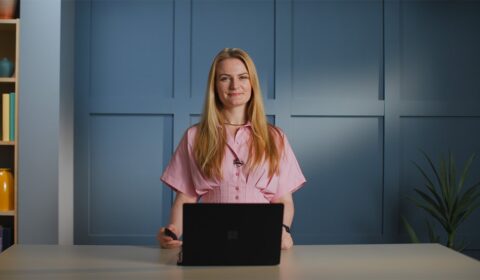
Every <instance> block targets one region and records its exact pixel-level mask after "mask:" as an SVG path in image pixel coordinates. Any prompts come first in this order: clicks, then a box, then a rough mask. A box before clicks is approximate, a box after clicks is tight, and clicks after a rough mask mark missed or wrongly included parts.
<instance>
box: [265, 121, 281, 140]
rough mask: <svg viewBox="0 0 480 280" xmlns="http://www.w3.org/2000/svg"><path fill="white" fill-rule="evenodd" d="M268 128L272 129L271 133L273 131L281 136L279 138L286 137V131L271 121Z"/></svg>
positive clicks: (277, 135)
mask: <svg viewBox="0 0 480 280" xmlns="http://www.w3.org/2000/svg"><path fill="white" fill-rule="evenodd" d="M268 130H270V132H271V133H273V135H274V136H276V137H279V138H282V139H283V138H285V132H283V130H282V129H281V128H280V127H278V126H276V125H273V124H271V123H269V124H268Z"/></svg>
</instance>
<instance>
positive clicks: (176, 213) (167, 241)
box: [157, 192, 197, 249]
mask: <svg viewBox="0 0 480 280" xmlns="http://www.w3.org/2000/svg"><path fill="white" fill-rule="evenodd" d="M195 202H197V199H196V198H195V197H191V196H188V195H186V194H184V193H180V192H177V195H176V197H175V201H174V202H173V206H172V209H171V213H170V224H169V225H168V226H167V228H168V229H170V230H171V231H173V233H175V234H176V235H177V237H178V238H180V236H181V235H182V232H183V221H182V218H183V204H184V203H195ZM157 239H158V241H159V242H160V246H161V247H162V248H167V249H170V248H175V247H179V246H181V245H182V241H180V240H173V238H172V237H170V236H167V235H166V234H165V228H164V227H162V228H160V231H159V232H158V235H157Z"/></svg>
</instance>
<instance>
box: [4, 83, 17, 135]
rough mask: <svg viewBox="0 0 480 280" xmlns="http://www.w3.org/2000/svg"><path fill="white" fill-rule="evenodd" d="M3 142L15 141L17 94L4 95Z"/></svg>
mask: <svg viewBox="0 0 480 280" xmlns="http://www.w3.org/2000/svg"><path fill="white" fill-rule="evenodd" d="M1 132H2V135H1V140H2V141H15V93H14V92H12V93H3V94H2V129H1Z"/></svg>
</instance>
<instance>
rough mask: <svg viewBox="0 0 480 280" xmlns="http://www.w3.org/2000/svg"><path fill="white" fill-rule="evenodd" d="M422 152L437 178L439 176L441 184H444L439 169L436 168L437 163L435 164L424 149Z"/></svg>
mask: <svg viewBox="0 0 480 280" xmlns="http://www.w3.org/2000/svg"><path fill="white" fill-rule="evenodd" d="M422 153H423V156H424V157H425V158H426V159H427V162H428V164H429V165H430V167H431V168H432V171H433V173H434V174H435V178H437V181H438V184H439V186H442V180H441V179H440V176H439V175H438V172H437V169H436V167H435V165H434V164H433V162H432V159H430V157H429V156H428V155H427V154H426V153H425V152H424V151H422Z"/></svg>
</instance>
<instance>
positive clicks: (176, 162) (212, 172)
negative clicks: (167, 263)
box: [158, 48, 305, 249]
mask: <svg viewBox="0 0 480 280" xmlns="http://www.w3.org/2000/svg"><path fill="white" fill-rule="evenodd" d="M161 180H162V181H163V182H164V183H165V184H167V185H168V186H170V187H171V188H172V189H173V190H175V191H176V193H177V195H176V198H175V201H174V203H173V206H172V210H171V219H170V224H169V225H168V226H167V227H166V228H168V230H170V231H172V232H173V233H175V234H176V235H177V236H180V235H181V234H182V209H183V208H182V207H183V204H184V203H194V202H197V201H198V200H201V201H202V202H212V203H246V202H248V203H283V204H284V217H283V223H284V228H283V233H282V245H281V246H282V249H288V248H290V247H292V246H293V240H292V237H291V236H290V233H289V227H290V225H291V224H292V220H293V214H294V205H293V199H292V192H294V191H295V190H297V189H298V188H300V187H301V186H302V185H303V184H304V183H305V177H304V176H303V174H302V171H301V170H300V167H299V165H298V162H297V160H296V158H295V155H294V154H293V151H292V148H291V147H290V145H289V143H288V141H287V138H286V137H285V135H284V134H283V132H282V131H281V130H280V129H278V128H276V127H275V126H273V125H269V124H268V123H267V119H266V117H265V111H264V108H263V100H262V94H261V91H260V83H259V81H258V75H257V71H256V69H255V65H254V63H253V61H252V59H251V58H250V57H249V55H248V54H247V53H246V52H245V51H243V50H241V49H237V48H227V49H223V50H222V51H220V53H218V54H217V56H216V57H215V59H214V61H213V63H212V66H211V68H210V73H209V76H208V85H207V92H206V98H205V104H204V110H203V114H202V118H201V121H200V123H199V124H197V125H195V126H192V127H190V128H189V129H188V130H187V132H186V133H185V135H184V136H183V138H182V140H181V141H180V144H179V145H178V147H177V150H176V151H175V154H174V155H173V157H172V159H171V161H170V163H169V165H168V166H167V168H166V169H165V172H164V174H163V175H162V177H161ZM166 228H161V229H160V231H159V233H158V240H159V242H160V245H161V247H162V248H174V247H178V246H180V245H181V244H182V243H181V241H180V240H174V239H173V238H172V237H170V236H169V234H168V232H166ZM168 230H167V231H168Z"/></svg>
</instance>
